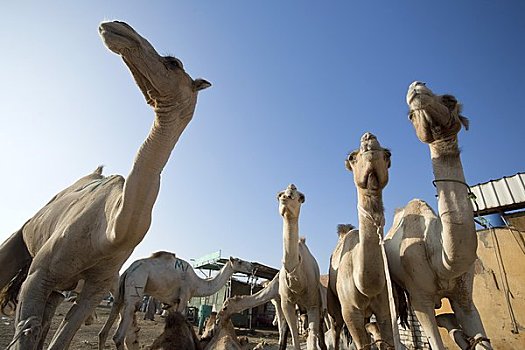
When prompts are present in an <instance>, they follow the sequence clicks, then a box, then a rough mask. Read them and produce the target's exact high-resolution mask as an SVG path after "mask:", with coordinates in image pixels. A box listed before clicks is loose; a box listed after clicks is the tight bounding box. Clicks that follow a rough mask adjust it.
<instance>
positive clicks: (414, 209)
mask: <svg viewBox="0 0 525 350" xmlns="http://www.w3.org/2000/svg"><path fill="white" fill-rule="evenodd" d="M401 210H402V211H404V216H406V215H409V214H417V215H423V216H436V213H435V212H434V210H433V209H432V207H431V206H430V205H429V204H428V203H427V202H425V201H424V200H422V199H418V198H416V199H412V200H411V201H410V202H408V204H407V205H406V207H404V208H402V209H400V210H397V209H396V215H397V214H398V212H400V211H401Z"/></svg>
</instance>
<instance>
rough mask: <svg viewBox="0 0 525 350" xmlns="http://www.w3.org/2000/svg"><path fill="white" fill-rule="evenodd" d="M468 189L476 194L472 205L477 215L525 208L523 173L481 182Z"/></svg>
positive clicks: (524, 179)
mask: <svg viewBox="0 0 525 350" xmlns="http://www.w3.org/2000/svg"><path fill="white" fill-rule="evenodd" d="M470 189H471V190H472V193H474V195H475V196H476V199H472V205H473V207H474V210H475V211H476V213H477V214H479V215H487V214H494V213H501V212H505V211H510V210H518V209H523V208H525V173H517V174H516V175H512V176H505V177H503V178H501V179H497V180H490V181H487V182H483V183H480V184H477V185H474V186H471V187H470Z"/></svg>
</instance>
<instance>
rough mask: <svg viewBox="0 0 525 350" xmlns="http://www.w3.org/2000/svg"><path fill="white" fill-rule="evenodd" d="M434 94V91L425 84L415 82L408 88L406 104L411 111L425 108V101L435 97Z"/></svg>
mask: <svg viewBox="0 0 525 350" xmlns="http://www.w3.org/2000/svg"><path fill="white" fill-rule="evenodd" d="M433 96H434V93H433V92H432V90H430V89H429V88H427V87H426V85H425V83H423V82H420V81H414V82H413V83H412V84H410V86H409V87H408V91H407V96H406V102H407V104H408V105H409V106H410V108H411V109H418V108H423V106H424V105H425V103H426V102H425V101H427V100H428V98H429V97H433Z"/></svg>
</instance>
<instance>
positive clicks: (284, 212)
mask: <svg viewBox="0 0 525 350" xmlns="http://www.w3.org/2000/svg"><path fill="white" fill-rule="evenodd" d="M277 199H278V201H279V213H280V214H281V216H282V218H283V266H282V267H281V270H280V271H279V296H280V298H281V308H282V311H283V314H284V317H285V319H286V323H287V324H288V328H289V329H290V331H291V334H292V342H293V345H294V348H295V349H296V350H299V349H300V344H299V331H298V329H297V315H296V313H295V307H296V305H298V306H299V307H300V308H302V309H305V310H306V311H307V314H308V338H307V342H306V347H307V349H308V350H311V349H319V348H321V349H323V350H325V349H326V345H325V342H324V332H323V331H322V325H321V321H320V320H321V317H322V316H321V315H322V300H321V293H320V291H319V289H320V287H319V275H320V273H319V265H318V264H317V261H316V260H315V258H314V256H313V255H312V253H311V252H310V250H309V249H308V247H307V246H306V243H305V240H304V238H301V239H299V213H300V210H301V204H302V203H304V200H305V197H304V194H302V193H301V192H299V191H298V190H297V188H296V187H295V185H293V184H290V185H289V186H288V187H287V188H286V189H285V190H284V191H281V192H279V193H278V195H277Z"/></svg>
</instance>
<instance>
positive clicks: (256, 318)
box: [189, 250, 279, 329]
mask: <svg viewBox="0 0 525 350" xmlns="http://www.w3.org/2000/svg"><path fill="white" fill-rule="evenodd" d="M227 261H228V259H227V258H223V257H222V256H221V251H220V250H219V251H217V252H214V253H211V254H208V255H206V256H204V257H201V258H199V259H195V260H194V261H193V268H194V269H195V271H196V272H197V273H199V271H200V273H201V274H202V277H203V278H210V277H212V276H213V275H214V273H216V272H217V271H219V270H220V269H222V267H223V266H224V264H226V263H227ZM252 264H253V265H254V266H255V272H254V273H253V274H252V275H249V276H248V275H245V274H242V273H239V274H234V275H233V276H232V277H231V278H230V280H229V281H228V283H226V285H225V286H224V287H222V288H221V289H220V290H219V291H218V292H217V293H215V294H213V295H210V296H207V297H194V298H192V299H191V300H190V302H189V306H190V307H193V308H196V309H199V308H200V307H201V305H208V306H210V307H211V308H212V310H215V311H219V310H220V309H221V308H222V304H223V303H224V301H225V300H226V299H227V298H229V297H230V296H234V295H251V294H254V293H257V292H258V291H259V290H261V289H262V288H263V287H262V286H261V283H263V282H264V281H267V280H271V279H273V277H274V276H275V275H276V274H277V273H278V272H279V270H277V269H275V268H273V267H270V266H266V265H263V264H261V263H257V262H252ZM274 316H275V308H274V306H273V304H272V303H270V302H268V303H266V304H264V305H260V306H258V307H255V308H253V309H251V310H245V311H244V312H243V313H242V314H234V315H232V317H231V319H232V322H233V324H234V325H235V326H237V327H243V328H250V329H251V328H254V327H257V328H260V327H273V326H272V321H273V318H274Z"/></svg>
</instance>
